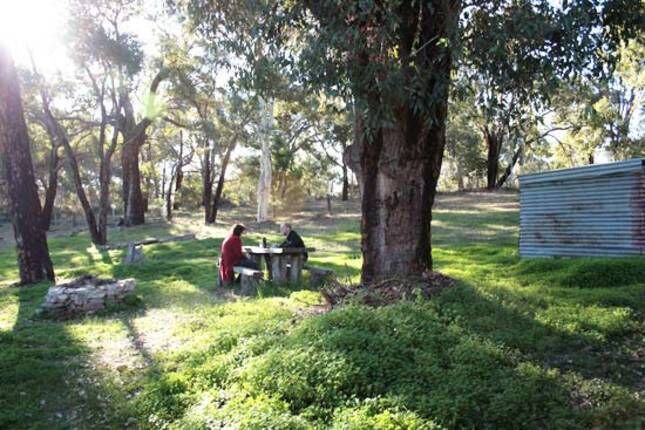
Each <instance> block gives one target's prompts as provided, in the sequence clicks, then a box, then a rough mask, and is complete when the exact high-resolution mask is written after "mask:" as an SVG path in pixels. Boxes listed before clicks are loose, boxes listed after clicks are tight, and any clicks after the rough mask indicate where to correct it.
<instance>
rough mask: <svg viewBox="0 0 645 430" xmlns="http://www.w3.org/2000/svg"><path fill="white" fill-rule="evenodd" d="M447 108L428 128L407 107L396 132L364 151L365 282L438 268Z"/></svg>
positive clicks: (385, 132)
mask: <svg viewBox="0 0 645 430" xmlns="http://www.w3.org/2000/svg"><path fill="white" fill-rule="evenodd" d="M446 107H447V103H442V104H441V105H439V106H437V107H436V108H435V114H436V116H437V118H439V120H440V122H438V123H437V124H434V125H432V126H430V127H428V128H427V129H426V128H424V127H423V126H422V121H423V119H422V118H419V117H415V115H414V114H413V113H412V112H410V111H409V110H408V108H403V109H402V110H403V111H404V113H403V114H402V116H401V117H399V118H398V121H397V122H396V124H395V126H394V127H392V128H382V129H380V130H378V132H377V133H376V135H375V137H374V139H373V140H372V141H371V142H367V141H366V140H365V139H364V140H363V142H362V144H361V148H360V159H361V168H360V183H361V184H362V204H361V212H362V220H361V233H362V239H361V247H362V251H363V268H362V280H363V282H364V283H368V284H369V283H370V282H372V281H375V280H378V279H383V278H388V277H396V276H406V275H414V274H420V273H423V272H425V271H427V270H431V269H432V254H431V249H432V248H431V226H430V224H431V221H432V205H433V204H434V199H435V193H436V188H437V182H438V179H439V172H440V171H441V162H442V158H443V149H444V146H445V126H444V123H445V121H443V119H445V116H446Z"/></svg>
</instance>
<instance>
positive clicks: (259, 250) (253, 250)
mask: <svg viewBox="0 0 645 430" xmlns="http://www.w3.org/2000/svg"><path fill="white" fill-rule="evenodd" d="M244 251H246V252H248V253H249V254H254V255H273V254H304V253H305V252H315V251H316V249H315V248H280V247H277V246H274V247H266V248H265V247H263V246H245V247H244Z"/></svg>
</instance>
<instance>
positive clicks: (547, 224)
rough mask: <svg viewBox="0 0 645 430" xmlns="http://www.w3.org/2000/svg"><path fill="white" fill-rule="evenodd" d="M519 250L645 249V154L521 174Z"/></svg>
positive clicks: (537, 253) (601, 252)
mask: <svg viewBox="0 0 645 430" xmlns="http://www.w3.org/2000/svg"><path fill="white" fill-rule="evenodd" d="M519 179H520V255H521V256H523V257H548V256H621V255H645V159H636V160H628V161H621V162H618V163H609V164H599V165H591V166H584V167H579V168H574V169H563V170H554V171H550V172H544V173H535V174H531V175H523V176H520V178H519Z"/></svg>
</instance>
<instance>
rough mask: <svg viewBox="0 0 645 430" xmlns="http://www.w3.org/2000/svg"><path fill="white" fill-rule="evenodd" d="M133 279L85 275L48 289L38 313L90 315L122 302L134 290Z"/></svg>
mask: <svg viewBox="0 0 645 430" xmlns="http://www.w3.org/2000/svg"><path fill="white" fill-rule="evenodd" d="M135 285H136V282H135V280H134V279H123V280H115V279H98V278H96V277H94V276H91V275H87V276H83V277H80V278H78V279H75V280H74V281H72V282H68V283H65V284H60V285H56V286H53V287H51V288H49V290H48V291H47V295H46V296H45V302H44V303H43V305H42V306H41V313H42V314H43V315H44V316H46V317H49V318H56V319H67V318H73V317H76V316H80V315H86V314H92V313H95V312H97V311H99V310H101V309H103V308H104V307H105V306H106V305H107V304H112V303H122V302H124V301H125V299H126V298H127V297H128V296H129V295H131V294H132V293H133V292H134V287H135Z"/></svg>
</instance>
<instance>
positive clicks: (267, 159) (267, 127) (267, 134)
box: [257, 99, 273, 222]
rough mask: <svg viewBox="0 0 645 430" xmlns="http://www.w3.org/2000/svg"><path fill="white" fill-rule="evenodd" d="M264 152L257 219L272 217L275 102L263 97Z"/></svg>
mask: <svg viewBox="0 0 645 430" xmlns="http://www.w3.org/2000/svg"><path fill="white" fill-rule="evenodd" d="M262 114H263V115H262V116H263V118H262V153H261V154H260V177H259V179H258V191H257V199H258V211H257V221H258V222H264V221H268V220H269V219H270V215H269V206H270V201H271V173H272V172H271V167H272V166H271V131H272V129H273V102H272V101H271V100H269V101H265V100H264V99H262Z"/></svg>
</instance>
